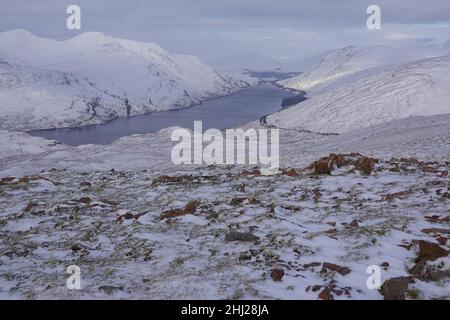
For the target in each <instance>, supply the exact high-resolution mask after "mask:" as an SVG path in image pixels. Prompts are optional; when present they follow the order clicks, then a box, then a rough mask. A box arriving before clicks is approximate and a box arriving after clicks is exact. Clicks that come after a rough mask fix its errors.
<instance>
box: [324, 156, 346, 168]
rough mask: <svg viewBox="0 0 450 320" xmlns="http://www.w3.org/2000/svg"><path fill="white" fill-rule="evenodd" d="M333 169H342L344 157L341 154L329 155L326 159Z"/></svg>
mask: <svg viewBox="0 0 450 320" xmlns="http://www.w3.org/2000/svg"><path fill="white" fill-rule="evenodd" d="M328 158H329V159H330V162H331V164H332V165H333V167H338V168H340V167H342V166H343V165H344V156H343V155H341V154H333V153H332V154H330V156H329V157H328Z"/></svg>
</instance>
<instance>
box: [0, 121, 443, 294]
mask: <svg viewBox="0 0 450 320" xmlns="http://www.w3.org/2000/svg"><path fill="white" fill-rule="evenodd" d="M449 125H450V115H446V116H434V117H426V118H408V119H403V120H399V121H393V122H391V123H389V124H384V125H380V126H377V127H375V128H366V129H361V130H357V131H354V132H349V133H346V134H343V135H341V136H323V135H317V134H311V133H303V132H297V131H295V130H281V139H280V143H281V146H280V151H281V153H280V154H281V155H282V168H283V172H284V174H281V173H280V174H277V175H273V176H261V175H260V170H259V169H255V168H254V167H253V166H250V167H247V168H242V167H240V166H208V167H206V166H198V167H196V168H195V169H194V168H193V167H192V166H187V167H183V166H181V167H180V166H176V167H175V166H172V164H171V161H170V160H168V158H169V157H170V148H171V143H170V139H168V137H169V136H170V133H171V131H172V130H170V129H164V130H162V131H160V132H159V133H156V134H147V135H135V136H130V137H124V138H122V139H120V140H118V141H116V142H114V143H113V144H111V145H107V146H99V145H85V146H80V147H70V146H61V145H56V146H55V145H53V143H51V142H49V141H46V140H44V139H42V138H32V137H30V136H28V135H27V134H23V133H17V132H14V133H10V132H7V131H0V142H1V143H0V193H1V195H2V201H0V237H1V239H2V241H1V243H0V259H1V261H2V263H1V264H0V299H5V298H6V299H10V298H21V299H76V298H84V299H103V298H112V299H124V298H128V299H137V298H143V299H203V298H204V297H208V298H211V299H214V298H215V299H383V298H384V299H393V298H399V299H400V298H402V296H403V299H405V298H407V299H448V298H449V296H450V291H449V286H448V279H449V277H450V269H449V264H450V256H449V253H450V251H449V250H448V249H450V246H449V242H448V234H449V230H448V229H449V228H448V226H449V216H448V213H447V212H448V199H449V193H448V190H447V187H448V185H449V177H448V171H449V170H450V168H449V164H448V162H447V163H446V162H445V161H446V160H447V159H448V158H449V150H450V149H449V147H450V145H449V144H448V142H447V141H449V139H450V131H449V128H450V126H449ZM172 129H173V128H172ZM129 150H133V152H129ZM362 151H364V155H367V156H371V157H377V159H379V160H378V161H377V163H376V165H375V166H374V169H373V172H371V173H369V174H363V173H362V172H361V171H360V170H359V169H358V167H357V166H355V160H353V157H356V158H357V157H359V156H358V155H354V156H348V155H344V160H345V161H343V162H342V165H341V166H340V167H339V168H336V169H335V170H334V171H333V172H331V173H330V174H314V173H312V171H311V170H312V169H311V167H309V165H310V164H311V163H312V162H313V161H315V160H317V159H319V158H320V157H323V156H326V155H328V154H329V153H330V152H335V153H342V152H348V153H350V152H352V153H353V152H362ZM12 152H13V153H15V154H13V155H11V153H12ZM392 157H395V158H392ZM400 157H404V158H402V159H400ZM423 161H425V162H423ZM287 162H289V163H290V164H289V167H288V166H287ZM171 166H172V167H171ZM113 168H114V170H112V169H113ZM287 169H289V170H287ZM72 264H76V265H78V266H80V268H82V277H83V278H82V290H67V288H66V274H65V270H66V267H67V266H68V265H72ZM370 265H375V266H381V267H382V270H381V272H382V283H383V288H382V290H380V291H379V290H370V289H368V287H367V285H366V284H367V278H368V274H367V267H368V266H370ZM24 275H26V277H27V281H23V279H24ZM399 282H400V284H398V283H399ZM403 285H404V286H403ZM390 288H391V289H392V290H389V289H390ZM396 288H397V289H396ZM402 288H403V289H402ZM392 293H395V295H394V296H393V295H392Z"/></svg>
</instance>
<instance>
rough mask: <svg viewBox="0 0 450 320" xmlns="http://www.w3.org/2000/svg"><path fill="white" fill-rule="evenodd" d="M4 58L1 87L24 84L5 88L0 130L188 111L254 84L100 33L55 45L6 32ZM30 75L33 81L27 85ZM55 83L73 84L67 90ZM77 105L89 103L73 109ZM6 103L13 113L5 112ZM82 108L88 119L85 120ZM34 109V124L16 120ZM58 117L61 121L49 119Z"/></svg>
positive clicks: (0, 50) (1, 40)
mask: <svg viewBox="0 0 450 320" xmlns="http://www.w3.org/2000/svg"><path fill="white" fill-rule="evenodd" d="M0 57H1V58H2V59H3V60H2V61H4V62H6V64H3V66H2V67H3V68H4V69H5V68H6V69H8V70H7V71H4V72H2V74H0V78H1V80H0V81H1V82H2V83H3V82H8V81H9V80H8V79H9V78H11V77H12V78H15V79H19V81H16V82H17V83H16V85H14V88H12V87H11V85H9V86H4V87H2V88H0V101H1V103H2V104H1V105H2V111H0V120H1V121H0V127H1V128H7V129H15V130H18V129H38V128H50V127H65V126H73V125H83V124H92V123H101V122H104V121H107V120H110V119H113V118H115V117H118V116H126V115H135V114H142V113H146V112H150V111H160V110H168V109H173V108H180V107H186V106H190V105H192V104H196V103H199V102H201V101H203V100H205V99H207V98H210V97H215V96H220V95H226V94H229V93H232V92H235V91H236V90H239V89H240V88H242V87H244V86H246V85H248V82H247V81H245V80H243V79H244V78H242V79H240V78H238V77H236V76H230V75H228V74H220V73H218V72H216V71H214V70H213V69H211V68H210V67H208V66H207V65H205V64H203V63H202V62H201V61H200V60H198V59H197V58H195V57H192V56H188V55H180V54H171V53H169V52H167V51H165V50H164V49H162V48H161V47H159V46H158V45H156V44H153V43H141V42H136V41H131V40H123V39H116V38H112V37H108V36H105V35H104V34H101V33H84V34H82V35H80V36H78V37H75V38H73V39H70V40H67V41H54V40H49V39H43V38H39V37H36V36H34V35H32V34H31V33H29V32H27V31H25V30H15V31H9V32H4V33H1V34H0ZM25 69H28V71H26V73H28V74H31V75H33V76H32V79H26V78H27V76H26V74H24V71H23V70H25ZM16 72H17V74H16ZM53 76H54V77H56V79H58V78H59V77H69V78H71V79H72V80H73V81H70V83H69V84H66V87H65V88H64V90H61V87H60V86H59V84H58V81H57V80H52V77H53ZM55 81H56V84H55ZM32 92H34V93H32ZM53 98H54V99H53ZM52 99H53V100H52ZM10 101H13V103H11V102H10ZM72 101H84V102H83V103H82V104H81V105H80V106H79V107H77V108H73V106H72ZM86 101H96V103H97V104H98V110H100V109H103V110H104V112H102V113H100V112H98V113H93V112H92V110H91V112H90V111H89V106H88V105H87V104H86ZM8 104H10V105H11V106H10V107H9V108H8V107H3V106H5V105H8ZM82 107H84V109H85V110H88V111H87V113H88V114H87V115H83V114H80V112H79V111H80V110H81V109H82ZM11 108H13V109H14V117H13V114H11V113H10V111H11ZM30 108H31V110H33V111H32V112H31V113H32V114H34V115H36V117H35V118H33V119H32V121H31V120H30V119H28V120H26V121H22V120H21V118H20V117H17V115H20V114H24V113H27V115H29V114H30V112H29V111H30ZM73 109H74V110H75V111H74V112H72V111H67V110H73ZM63 110H65V111H67V112H65V111H64V112H63ZM55 112H56V113H58V114H59V117H58V119H57V120H52V119H48V117H50V118H51V117H52V116H53V115H54V113H55ZM63 113H64V114H63ZM37 115H39V116H37ZM27 117H28V116H27ZM12 118H15V119H16V121H15V122H13V121H12Z"/></svg>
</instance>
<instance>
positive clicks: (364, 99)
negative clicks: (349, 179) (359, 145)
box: [266, 55, 450, 133]
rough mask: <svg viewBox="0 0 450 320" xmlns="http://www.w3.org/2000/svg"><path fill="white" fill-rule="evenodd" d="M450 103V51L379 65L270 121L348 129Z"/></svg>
mask: <svg viewBox="0 0 450 320" xmlns="http://www.w3.org/2000/svg"><path fill="white" fill-rule="evenodd" d="M342 73H345V70H344V69H342ZM449 101H450V56H449V55H447V56H441V57H434V58H425V59H422V60H415V61H412V62H407V63H405V64H402V65H396V66H386V67H379V68H373V69H370V70H365V71H362V72H361V74H359V76H356V74H355V75H353V76H350V77H345V78H342V79H340V80H337V81H335V82H333V84H332V85H329V86H328V87H327V89H326V90H322V91H321V92H320V93H316V94H314V95H312V97H310V99H308V100H307V101H305V102H303V103H300V104H298V105H296V106H294V107H291V108H289V109H285V110H282V111H280V112H277V113H275V114H273V115H271V116H269V117H267V119H266V121H267V124H269V125H275V126H277V127H282V128H296V129H303V130H310V131H314V132H325V133H342V132H345V131H349V130H352V129H357V128H363V127H369V126H372V125H376V124H380V123H384V122H388V121H391V120H395V119H403V118H407V117H410V116H430V115H436V114H445V113H450V103H449Z"/></svg>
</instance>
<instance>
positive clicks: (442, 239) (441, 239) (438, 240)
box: [436, 236, 448, 246]
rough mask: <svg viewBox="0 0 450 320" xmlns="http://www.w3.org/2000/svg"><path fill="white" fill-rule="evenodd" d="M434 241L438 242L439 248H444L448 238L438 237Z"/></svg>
mask: <svg viewBox="0 0 450 320" xmlns="http://www.w3.org/2000/svg"><path fill="white" fill-rule="evenodd" d="M436 240H437V242H439V244H440V245H441V246H445V245H446V244H447V241H448V238H447V237H442V236H441V237H438V238H437V239H436Z"/></svg>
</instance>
